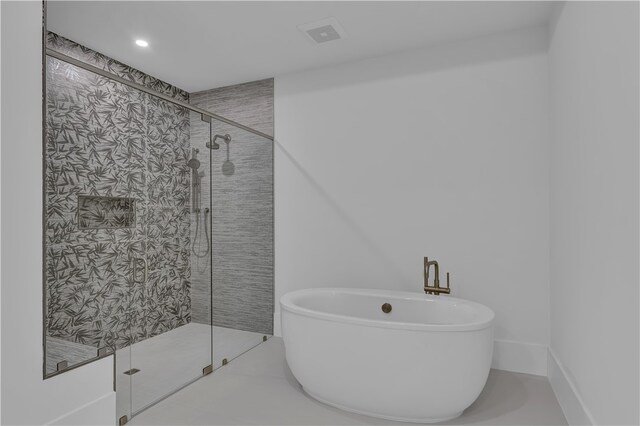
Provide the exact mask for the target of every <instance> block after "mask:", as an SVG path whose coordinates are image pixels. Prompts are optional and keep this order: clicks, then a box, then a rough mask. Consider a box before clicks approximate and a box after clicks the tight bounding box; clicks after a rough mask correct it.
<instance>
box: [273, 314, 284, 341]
mask: <svg viewBox="0 0 640 426" xmlns="http://www.w3.org/2000/svg"><path fill="white" fill-rule="evenodd" d="M273 335H274V336H276V337H282V328H281V327H280V312H274V314H273Z"/></svg>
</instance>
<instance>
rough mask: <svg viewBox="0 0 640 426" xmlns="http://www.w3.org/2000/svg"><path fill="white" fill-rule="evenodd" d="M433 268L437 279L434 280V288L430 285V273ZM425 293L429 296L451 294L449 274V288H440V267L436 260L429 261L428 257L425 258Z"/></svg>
mask: <svg viewBox="0 0 640 426" xmlns="http://www.w3.org/2000/svg"><path fill="white" fill-rule="evenodd" d="M431 266H433V269H434V272H435V277H434V279H433V286H430V285H429V271H430V269H431ZM424 292H425V293H427V294H436V295H437V294H440V293H446V294H449V293H450V292H451V289H450V288H449V273H448V272H447V287H440V266H439V265H438V262H437V261H435V260H431V261H430V260H429V258H428V257H425V258H424Z"/></svg>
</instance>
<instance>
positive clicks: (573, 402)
mask: <svg viewBox="0 0 640 426" xmlns="http://www.w3.org/2000/svg"><path fill="white" fill-rule="evenodd" d="M548 364H549V368H548V370H549V372H548V377H549V383H550V384H551V389H553V393H555V394H556V398H557V399H558V403H559V404H560V408H562V412H563V413H564V416H565V417H566V419H567V422H568V423H569V424H570V425H595V424H596V422H595V421H594V419H593V416H592V415H591V412H590V411H589V409H588V408H587V406H586V405H585V404H584V401H583V400H582V398H581V397H580V394H579V393H578V390H577V389H576V387H575V385H574V384H573V382H572V381H571V379H570V378H569V376H568V375H567V372H566V370H565V369H564V367H563V366H562V364H561V363H560V361H558V358H556V356H555V355H554V353H553V351H552V350H551V348H549V351H548Z"/></svg>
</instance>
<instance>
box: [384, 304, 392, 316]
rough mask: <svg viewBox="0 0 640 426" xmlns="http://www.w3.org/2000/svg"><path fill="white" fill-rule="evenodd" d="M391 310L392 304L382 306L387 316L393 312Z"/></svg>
mask: <svg viewBox="0 0 640 426" xmlns="http://www.w3.org/2000/svg"><path fill="white" fill-rule="evenodd" d="M391 309H392V308H391V304H390V303H385V304H384V305H382V312H384V313H385V314H388V313H389V312H391Z"/></svg>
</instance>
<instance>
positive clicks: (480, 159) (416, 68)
mask: <svg viewBox="0 0 640 426" xmlns="http://www.w3.org/2000/svg"><path fill="white" fill-rule="evenodd" d="M546 43H547V41H546V33H545V30H544V29H542V28H538V29H532V30H527V31H520V32H513V33H505V34H499V35H495V36H491V37H487V38H482V39H475V40H472V41H465V42H459V43H453V44H447V45H442V46H438V47H433V48H429V49H426V50H420V51H415V50H414V51H411V52H406V53H402V54H397V55H392V56H385V57H380V58H375V59H370V60H365V61H359V62H354V63H350V64H346V65H340V66H335V67H330V68H324V69H317V70H312V71H308V72H302V73H295V74H290V75H284V76H280V77H276V82H275V117H276V118H275V137H276V149H275V248H276V254H275V258H276V274H275V277H276V284H275V292H276V301H277V300H279V298H280V296H282V294H284V293H286V292H288V291H291V290H295V289H300V288H308V287H330V286H338V287H339V286H345V287H371V288H388V289H398V290H409V291H416V292H420V291H422V258H423V256H429V257H431V258H434V259H437V260H438V261H439V262H440V265H441V269H442V270H443V271H442V272H446V271H450V272H451V279H452V288H453V295H454V296H457V297H462V298H468V299H471V300H475V301H478V302H481V303H484V304H486V305H487V306H490V307H491V308H492V309H493V310H494V311H495V313H496V330H495V336H496V339H498V340H500V342H499V343H498V344H497V345H496V350H497V354H496V355H497V359H496V363H495V364H494V366H496V367H500V368H504V369H511V370H516V371H527V372H531V373H535V374H546V345H547V344H548V330H549V322H548V316H549V313H548V311H549V306H548V305H549V300H548V297H549V289H548V286H549V281H548V277H549V267H548V247H549V245H548V244H549V242H548V234H549V233H548V229H549V211H548V195H549V181H548V177H549V176H548V155H549V147H548V140H549V138H548V117H547V106H548V98H547V94H548V91H547V61H546V46H547V44H546ZM327 48H328V47H327ZM443 277H444V274H443ZM277 310H279V306H277ZM277 318H278V314H277V313H276V321H277Z"/></svg>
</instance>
